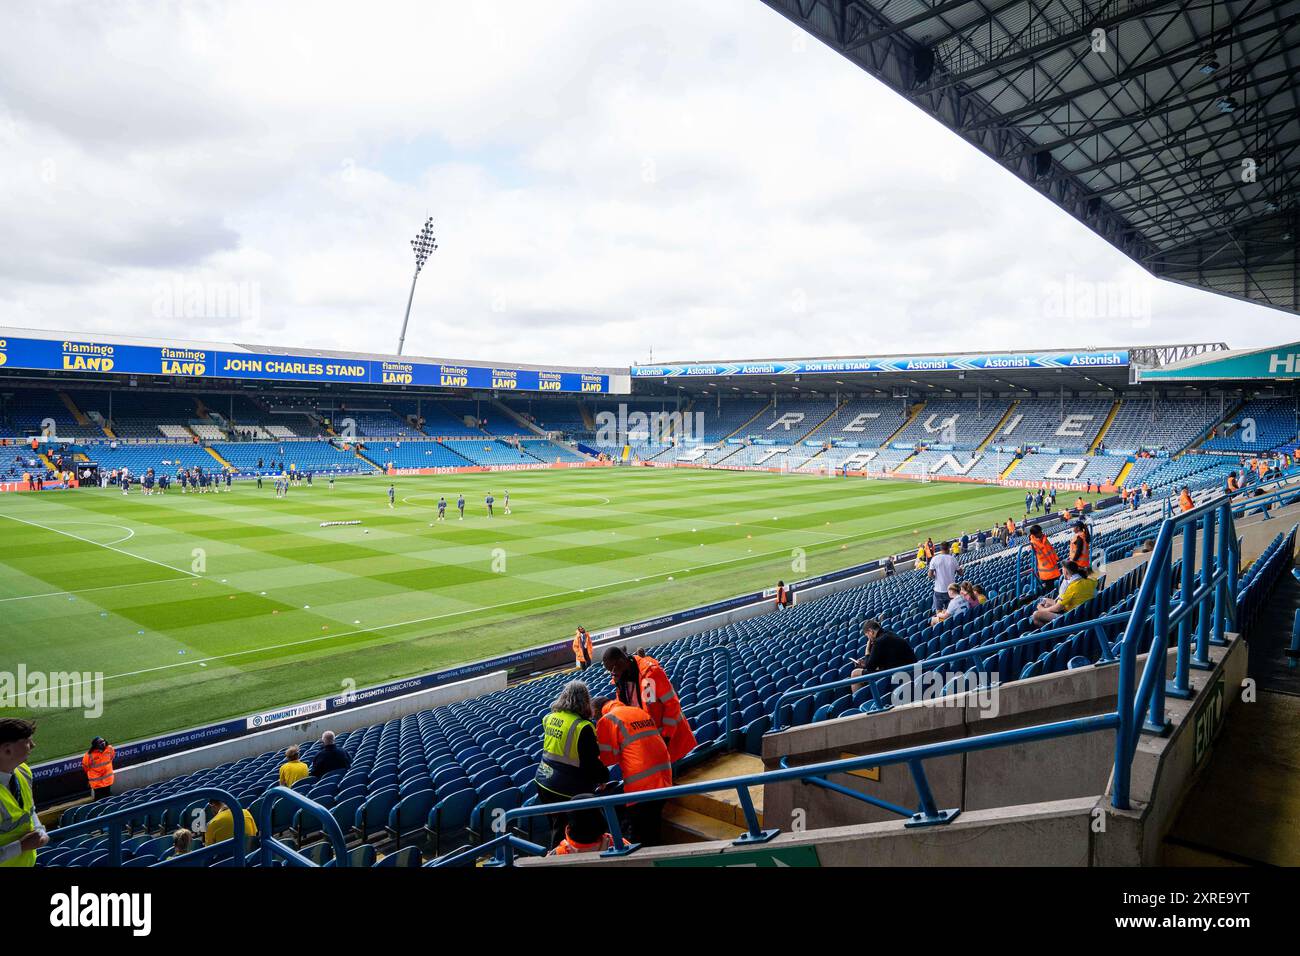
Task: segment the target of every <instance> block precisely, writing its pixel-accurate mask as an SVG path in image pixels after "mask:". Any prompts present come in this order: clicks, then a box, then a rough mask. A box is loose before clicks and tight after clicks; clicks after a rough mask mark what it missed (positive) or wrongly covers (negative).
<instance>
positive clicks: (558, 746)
mask: <svg viewBox="0 0 1300 956" xmlns="http://www.w3.org/2000/svg"><path fill="white" fill-rule="evenodd" d="M583 727H593V725H592V723H591V721H589V720H587V719H586V718H585V717H579V716H578V715H577V714H573V713H570V712H569V711H567V710H559V711H553V712H551V713H549V714H547V715H546V716H545V717H543V718H542V759H543V760H545V761H547V762H548V763H558V764H564V765H565V766H567V767H577V766H579V765H580V761H579V760H578V737H579V736H580V735H581V734H582V728H583ZM593 730H594V727H593Z"/></svg>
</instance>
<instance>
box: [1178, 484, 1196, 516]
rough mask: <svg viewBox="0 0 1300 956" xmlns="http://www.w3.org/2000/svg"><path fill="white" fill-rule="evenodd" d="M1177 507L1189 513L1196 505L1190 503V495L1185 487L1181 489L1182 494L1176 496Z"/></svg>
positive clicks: (1192, 502)
mask: <svg viewBox="0 0 1300 956" xmlns="http://www.w3.org/2000/svg"><path fill="white" fill-rule="evenodd" d="M1178 507H1179V508H1181V509H1183V510H1184V511H1191V510H1192V509H1193V508H1195V507H1196V503H1195V502H1194V501H1192V494H1191V492H1189V491H1188V490H1187V488H1186V487H1184V488H1183V493H1182V494H1180V495H1179V496H1178Z"/></svg>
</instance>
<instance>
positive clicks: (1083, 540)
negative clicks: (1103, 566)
mask: <svg viewBox="0 0 1300 956" xmlns="http://www.w3.org/2000/svg"><path fill="white" fill-rule="evenodd" d="M1070 560H1071V561H1073V562H1074V563H1075V564H1077V565H1078V566H1079V567H1081V568H1083V569H1084V570H1085V571H1086V570H1087V569H1088V568H1090V567H1092V537H1091V536H1090V535H1089V534H1088V527H1087V525H1085V524H1084V523H1083V522H1082V521H1080V522H1079V523H1078V524H1076V525H1075V526H1074V537H1073V538H1071V539H1070Z"/></svg>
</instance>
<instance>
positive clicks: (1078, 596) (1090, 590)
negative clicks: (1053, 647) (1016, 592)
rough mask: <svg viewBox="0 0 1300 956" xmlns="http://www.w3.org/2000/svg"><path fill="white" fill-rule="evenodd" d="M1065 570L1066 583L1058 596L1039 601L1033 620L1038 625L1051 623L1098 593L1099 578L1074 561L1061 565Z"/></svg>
mask: <svg viewBox="0 0 1300 956" xmlns="http://www.w3.org/2000/svg"><path fill="white" fill-rule="evenodd" d="M1061 568H1062V569H1063V570H1064V571H1065V584H1064V586H1063V587H1062V588H1061V590H1060V593H1059V594H1058V595H1057V596H1056V597H1054V598H1053V597H1045V598H1043V599H1042V600H1041V601H1039V602H1038V608H1037V609H1036V610H1035V611H1034V617H1033V621H1034V623H1035V624H1037V625H1042V624H1050V623H1051V622H1052V621H1055V620H1056V619H1057V618H1058V617H1060V616H1061V615H1062V614H1064V613H1065V612H1066V611H1072V610H1074V609H1075V608H1076V607H1078V606H1079V605H1080V604H1083V603H1084V602H1085V601H1091V600H1092V599H1093V597H1095V596H1096V594H1097V579H1096V578H1091V577H1089V576H1088V572H1087V571H1086V570H1084V569H1083V568H1081V567H1079V566H1078V565H1077V564H1075V563H1074V562H1073V561H1066V562H1065V563H1064V564H1062V565H1061Z"/></svg>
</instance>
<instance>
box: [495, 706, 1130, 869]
mask: <svg viewBox="0 0 1300 956" xmlns="http://www.w3.org/2000/svg"><path fill="white" fill-rule="evenodd" d="M1116 725H1117V720H1116V716H1115V714H1113V713H1111V714H1097V715H1095V716H1092V717H1075V718H1072V719H1070V720H1063V721H1058V722H1055V723H1049V724H1041V725H1039V726H1036V727H1021V728H1016V729H1014V730H1001V731H996V732H994V733H991V734H982V735H980V736H976V737H962V738H959V739H957V740H945V741H939V742H937V743H931V744H922V745H920V746H917V747H905V748H902V749H900V750H889V751H886V752H884V753H879V754H866V755H862V756H857V757H848V758H844V759H841V760H828V761H824V762H821V763H814V764H806V765H804V766H800V767H782V768H781V769H778V770H769V771H767V772H765V773H750V774H743V775H741V776H737V777H727V778H724V779H720V780H702V781H700V782H699V783H685V784H675V785H673V786H671V787H661V788H660V789H658V790H642V791H638V792H636V793H631V794H628V793H619V794H612V795H610V796H604V797H587V798H584V799H582V800H570V801H568V802H566V803H547V804H538V805H535V806H531V807H518V808H516V809H514V810H508V811H506V814H505V817H504V825H505V826H506V827H507V829H508V828H509V827H510V825H511V824H513V823H515V822H517V821H519V820H524V819H527V818H530V817H539V816H549V815H551V814H555V813H569V812H572V811H581V810H602V811H604V813H605V819H606V822H607V823H608V826H609V834H610V836H611V837H612V839H613V847H612V848H611V849H608V850H605V851H604V852H603V853H601V854H600V855H601V856H604V857H614V856H626V855H627V854H629V853H632V852H634V851H635V850H637V849H639V847H638V846H637V845H636V844H632V845H631V846H622V843H623V839H622V830H621V829H620V827H619V822H618V816H617V814H616V813H615V808H617V807H620V806H626V805H628V804H632V803H640V802H642V801H646V800H673V799H676V798H677V797H685V796H691V795H693V794H699V793H715V792H718V791H724V790H735V791H736V795H737V797H738V798H739V800H740V804H741V809H742V810H743V811H744V813H745V833H743V834H741V835H740V836H739V837H737V838H736V839H735V840H733V841H732V842H733V843H734V844H735V845H737V846H744V845H746V844H751V843H763V842H766V841H768V840H770V839H772V838H773V837H774V836H776V835H777V833H779V832H780V831H779V830H776V829H766V830H765V829H763V828H762V825H761V824H760V823H759V820H758V815H757V813H755V812H754V804H753V801H752V799H751V798H750V795H749V788H750V787H753V786H762V785H764V784H769V783H784V782H786V781H792V780H800V781H804V780H810V779H812V778H814V777H825V776H827V775H829V774H834V773H847V772H849V771H852V770H863V769H866V768H868V767H886V766H890V765H893V764H903V763H905V764H908V766H909V768H911V769H912V771H913V780H914V782H915V783H916V785H917V790H918V792H919V794H920V802H921V809H920V810H918V811H917V812H916V813H914V814H912V815H911V819H910V821H909V824H910V825H913V826H925V825H931V824H936V823H947V822H950V821H951V820H952V819H954V818H955V817H956V816H957V813H958V811H956V810H939V809H938V808H937V807H936V806H935V803H934V797H933V795H932V794H930V792H929V787H928V785H927V784H926V783H925V778H924V774H918V773H917V769H918V768H919V767H920V766H921V763H922V761H925V760H932V759H934V758H937V757H948V756H952V755H955V754H963V753H971V752H974V751H978V750H991V749H994V748H996V747H1004V746H1008V745H1010V744H1016V743H1033V742H1034V741H1038V740H1049V739H1052V738H1056V737H1068V736H1077V735H1079V734H1090V733H1096V732H1098V731H1103V730H1110V729H1112V728H1114V727H1115V726H1116ZM900 810H901V808H900ZM494 842H496V843H497V847H496V850H497V857H496V860H497V863H498V864H499V865H504V866H511V865H513V860H514V850H513V847H512V845H511V843H510V842H509V841H503V840H498V841H494ZM473 849H474V850H479V851H481V850H482V848H481V847H474V848H473Z"/></svg>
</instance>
